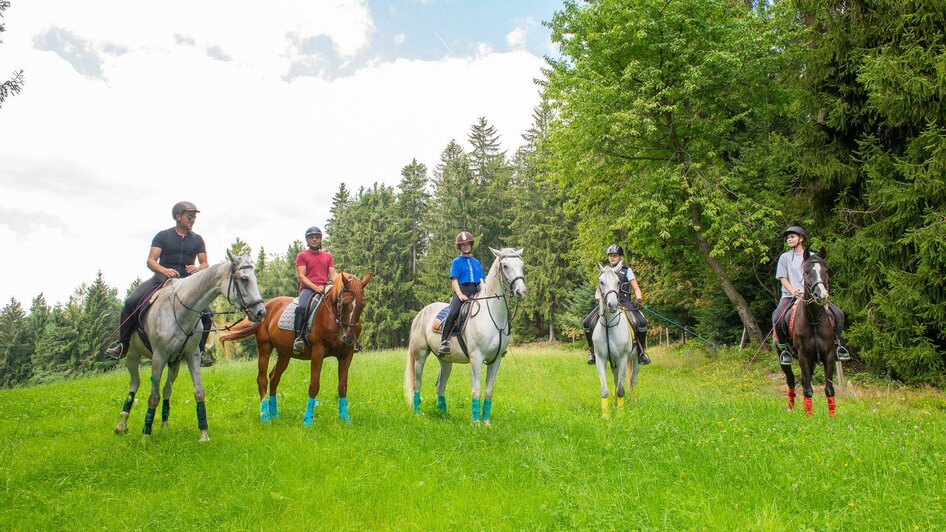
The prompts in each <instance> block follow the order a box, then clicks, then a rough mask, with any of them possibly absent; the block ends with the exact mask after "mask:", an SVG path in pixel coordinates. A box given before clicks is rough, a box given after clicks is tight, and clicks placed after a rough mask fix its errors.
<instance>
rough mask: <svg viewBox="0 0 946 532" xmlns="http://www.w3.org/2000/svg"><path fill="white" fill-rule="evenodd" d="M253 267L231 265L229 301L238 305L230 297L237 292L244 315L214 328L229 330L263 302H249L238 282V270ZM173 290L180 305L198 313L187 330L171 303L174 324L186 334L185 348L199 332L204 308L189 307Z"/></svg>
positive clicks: (228, 288)
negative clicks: (192, 324)
mask: <svg viewBox="0 0 946 532" xmlns="http://www.w3.org/2000/svg"><path fill="white" fill-rule="evenodd" d="M252 269H253V266H252V265H251V264H243V265H242V266H237V265H236V263H233V264H232V266H231V268H230V281H229V282H228V283H227V301H228V302H229V303H230V304H231V305H233V306H237V305H234V304H233V301H231V299H230V294H231V292H236V295H237V299H238V301H239V302H240V304H239V307H238V308H239V310H240V311H242V315H241V316H240V318H239V319H238V320H237V321H235V322H233V323H231V324H230V325H227V326H225V327H222V328H214V329H212V330H216V331H220V330H223V331H229V330H230V329H232V328H233V326H234V325H236V324H237V323H239V322H240V321H241V320H242V319H243V318H244V317H246V315H247V313H248V312H249V311H250V307H252V306H253V305H258V304H259V303H262V302H263V300H262V299H254V300H253V301H249V302H247V301H246V297H245V296H244V294H243V291H242V290H240V285H239V284H238V283H237V282H236V279H235V274H236V273H237V272H239V271H240V270H252ZM172 291H173V293H174V299H175V300H177V302H178V303H180V305H181V306H182V307H184V308H185V309H187V310H189V311H191V312H193V313H195V314H197V315H198V320H197V322H196V323H194V326H193V327H192V328H191V330H190V332H188V331H187V330H185V329H184V328H183V327H181V323H180V321H179V320H178V318H177V309H176V308H175V306H174V305H173V304H172V305H171V313H172V315H173V316H174V324H175V325H177V328H178V330H180V331H181V332H182V333H184V335H185V338H184V343H183V344H182V345H181V349H182V350H183V349H184V345H186V344H187V341H188V340H189V339H190V337H191V336H193V335H194V333H195V332H197V326H198V325H199V324H200V319H199V316H200V314H201V313H202V312H203V309H201V310H198V309H194V308H191V307H189V306H188V305H187V304H186V303H184V301H183V300H182V299H181V296H180V295H178V293H177V290H176V289H172ZM233 313H234V314H235V313H236V312H233ZM228 314H229V313H228Z"/></svg>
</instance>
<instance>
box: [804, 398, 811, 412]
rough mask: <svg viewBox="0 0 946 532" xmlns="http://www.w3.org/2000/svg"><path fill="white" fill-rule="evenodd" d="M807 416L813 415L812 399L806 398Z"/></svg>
mask: <svg viewBox="0 0 946 532" xmlns="http://www.w3.org/2000/svg"><path fill="white" fill-rule="evenodd" d="M805 414H806V415H809V416H810V415H811V397H806V398H805Z"/></svg>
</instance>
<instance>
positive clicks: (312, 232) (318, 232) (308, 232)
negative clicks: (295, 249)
mask: <svg viewBox="0 0 946 532" xmlns="http://www.w3.org/2000/svg"><path fill="white" fill-rule="evenodd" d="M312 235H318V236H322V230H321V229H319V228H318V227H316V226H314V225H313V226H312V227H310V228H308V229H306V230H305V237H306V238H309V237H310V236H312Z"/></svg>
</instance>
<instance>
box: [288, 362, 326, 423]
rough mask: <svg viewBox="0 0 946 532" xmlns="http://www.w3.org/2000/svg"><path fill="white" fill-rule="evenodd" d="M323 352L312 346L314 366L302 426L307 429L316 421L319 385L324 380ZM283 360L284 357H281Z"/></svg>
mask: <svg viewBox="0 0 946 532" xmlns="http://www.w3.org/2000/svg"><path fill="white" fill-rule="evenodd" d="M323 356H324V355H323V354H322V352H321V351H318V352H316V346H312V366H311V371H310V378H309V402H308V403H306V406H305V415H304V416H303V417H302V424H303V425H305V426H306V427H311V426H312V421H313V420H314V419H315V405H317V404H318V400H316V397H317V396H318V395H319V384H320V380H321V378H322V362H323V361H324V359H323V358H322V357H323ZM280 358H282V357H280Z"/></svg>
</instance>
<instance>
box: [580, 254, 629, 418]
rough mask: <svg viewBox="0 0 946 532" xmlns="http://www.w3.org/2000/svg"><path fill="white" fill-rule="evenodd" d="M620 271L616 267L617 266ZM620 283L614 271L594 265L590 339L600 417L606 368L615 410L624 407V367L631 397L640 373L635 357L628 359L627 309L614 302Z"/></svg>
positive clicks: (605, 411)
mask: <svg viewBox="0 0 946 532" xmlns="http://www.w3.org/2000/svg"><path fill="white" fill-rule="evenodd" d="M619 267H620V266H619ZM620 287H621V279H620V277H618V274H617V268H612V267H611V266H601V265H600V264H598V291H599V293H600V294H601V299H600V300H599V302H598V316H599V317H598V324H597V325H596V326H595V330H594V332H592V335H591V339H592V342H593V343H594V346H595V366H596V367H597V369H598V380H599V381H600V382H601V415H602V416H604V417H608V415H609V413H610V409H609V404H608V368H607V366H608V365H609V364H610V366H611V373H612V374H613V376H614V389H615V394H616V395H617V396H618V400H617V405H618V408H623V407H624V377H625V376H626V375H627V370H628V365H629V364H633V366H632V368H631V386H630V388H631V394H632V395H633V394H634V387H635V386H637V374H638V372H639V371H640V362H639V361H638V360H637V357H636V356H631V354H632V353H633V352H634V350H635V349H636V347H635V346H634V327H632V326H631V319H630V317H629V316H628V315H627V309H625V308H624V307H622V306H621V304H620V303H619V302H618V291H619V290H620Z"/></svg>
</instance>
